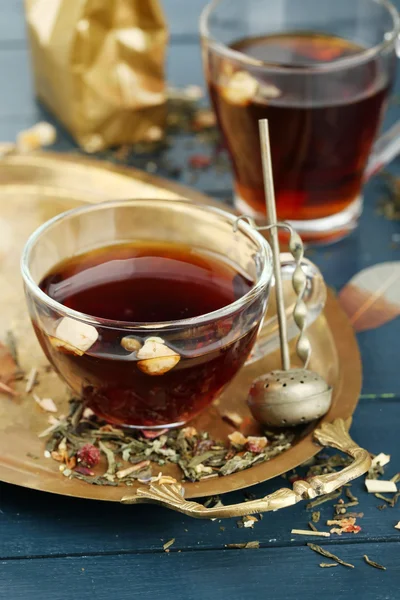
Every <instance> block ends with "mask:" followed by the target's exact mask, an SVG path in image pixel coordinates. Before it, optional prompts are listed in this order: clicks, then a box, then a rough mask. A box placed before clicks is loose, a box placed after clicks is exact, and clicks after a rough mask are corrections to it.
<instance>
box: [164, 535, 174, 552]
mask: <svg viewBox="0 0 400 600" xmlns="http://www.w3.org/2000/svg"><path fill="white" fill-rule="evenodd" d="M174 543H175V538H172V540H168V542H165V544H164V545H163V548H164V550H165V551H167V550H168V548H170V547H171V546H172V544H174Z"/></svg>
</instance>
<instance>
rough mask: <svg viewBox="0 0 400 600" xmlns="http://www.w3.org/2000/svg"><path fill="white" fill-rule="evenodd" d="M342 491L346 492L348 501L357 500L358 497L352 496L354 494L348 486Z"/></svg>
mask: <svg viewBox="0 0 400 600" xmlns="http://www.w3.org/2000/svg"><path fill="white" fill-rule="evenodd" d="M344 493H345V494H346V496H347V497H348V499H349V500H350V502H358V498H357V497H356V496H354V494H353V493H352V491H351V489H350V488H348V487H347V488H346V489H345V491H344Z"/></svg>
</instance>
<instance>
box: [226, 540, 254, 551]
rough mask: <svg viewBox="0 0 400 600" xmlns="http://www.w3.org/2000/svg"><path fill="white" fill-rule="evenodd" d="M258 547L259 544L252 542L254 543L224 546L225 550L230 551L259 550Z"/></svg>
mask: <svg viewBox="0 0 400 600" xmlns="http://www.w3.org/2000/svg"><path fill="white" fill-rule="evenodd" d="M259 547H260V542H257V541H254V542H243V543H240V544H225V548H230V549H238V550H241V549H243V548H244V549H246V550H248V549H249V548H259Z"/></svg>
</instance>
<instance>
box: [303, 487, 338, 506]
mask: <svg viewBox="0 0 400 600" xmlns="http://www.w3.org/2000/svg"><path fill="white" fill-rule="evenodd" d="M341 493H342V488H340V489H338V490H336V491H334V492H331V493H330V494H326V495H325V496H321V497H320V498H316V499H315V500H312V502H309V503H308V504H307V507H306V508H307V509H311V508H315V506H319V505H320V504H324V503H325V502H329V500H335V499H336V498H339V496H340V495H341Z"/></svg>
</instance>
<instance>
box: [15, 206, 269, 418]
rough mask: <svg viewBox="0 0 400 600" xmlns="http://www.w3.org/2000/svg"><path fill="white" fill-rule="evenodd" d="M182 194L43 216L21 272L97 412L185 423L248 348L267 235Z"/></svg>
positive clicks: (52, 343)
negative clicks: (44, 220) (182, 197)
mask: <svg viewBox="0 0 400 600" xmlns="http://www.w3.org/2000/svg"><path fill="white" fill-rule="evenodd" d="M234 222H235V217H234V216H233V215H230V214H229V213H226V212H224V211H222V210H219V209H215V208H211V207H204V206H198V205H195V204H192V203H188V202H183V201H170V200H154V201H151V200H132V201H129V202H107V203H102V204H98V205H90V206H85V207H84V208H79V209H75V210H72V211H69V212H67V213H64V214H62V215H60V216H58V217H56V218H54V219H52V220H51V221H49V222H47V223H45V224H44V225H43V226H42V227H40V228H39V229H38V230H37V231H36V232H35V233H34V234H33V235H32V236H31V238H30V239H29V240H28V242H27V244H26V247H25V250H24V253H23V257H22V273H23V277H24V283H25V290H26V296H27V301H28V307H29V311H30V316H31V319H32V323H33V326H34V329H35V332H36V335H37V337H38V340H39V342H40V344H41V346H42V349H43V351H44V353H45V354H46V356H47V358H48V359H49V361H50V362H51V363H52V365H53V366H54V368H55V370H56V371H57V372H58V373H59V375H60V376H61V377H62V378H63V379H64V380H65V381H66V382H67V384H68V385H69V386H70V387H71V389H72V390H73V391H74V393H75V394H77V395H78V396H79V397H80V398H81V399H82V402H84V403H85V405H86V406H87V407H89V408H91V409H92V410H93V411H94V412H95V413H96V415H98V416H99V417H101V418H104V419H105V420H107V421H109V422H111V423H114V424H117V425H123V426H131V427H137V428H140V429H145V428H150V429H156V428H164V427H173V426H178V425H182V424H183V423H185V422H187V421H188V420H190V419H191V418H193V417H194V416H195V415H197V414H198V413H199V412H200V411H202V410H203V409H204V408H205V407H207V406H208V405H209V404H210V403H211V402H212V401H213V400H214V399H215V398H216V397H217V396H218V394H219V393H220V392H221V391H222V390H223V388H224V387H225V386H226V385H227V384H228V383H229V382H230V381H231V380H232V378H233V377H234V375H235V374H236V373H237V372H238V370H239V369H240V368H241V366H242V365H243V364H244V363H245V361H246V359H247V357H248V356H249V354H250V352H251V350H252V348H253V346H254V343H255V341H256V338H257V334H258V332H259V329H260V326H261V323H262V319H263V316H264V314H265V310H266V304H267V299H268V292H269V288H270V284H271V277H272V262H271V251H270V248H269V245H268V243H267V242H266V240H265V239H264V238H263V237H262V236H261V235H260V234H259V233H258V232H257V231H255V230H254V229H253V228H252V227H251V226H249V225H248V224H247V223H242V222H241V223H239V228H238V231H236V232H235V231H234V229H233V224H234Z"/></svg>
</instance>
